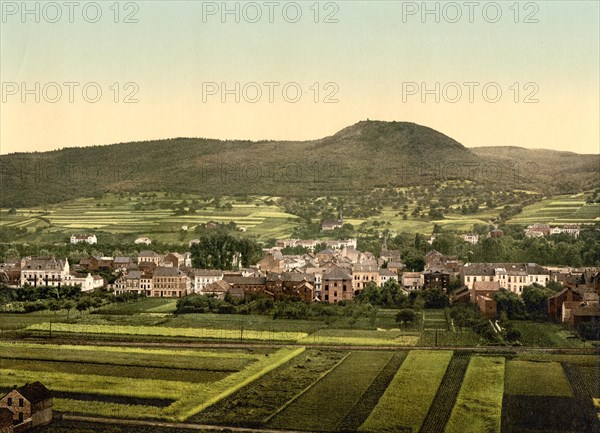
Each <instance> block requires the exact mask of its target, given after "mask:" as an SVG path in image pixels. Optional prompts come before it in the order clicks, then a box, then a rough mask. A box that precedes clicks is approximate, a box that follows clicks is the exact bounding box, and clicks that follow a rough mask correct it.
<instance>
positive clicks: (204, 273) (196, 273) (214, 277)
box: [188, 269, 223, 294]
mask: <svg viewBox="0 0 600 433" xmlns="http://www.w3.org/2000/svg"><path fill="white" fill-rule="evenodd" d="M188 275H189V277H190V280H191V291H192V293H200V294H202V293H204V290H205V289H206V287H208V286H209V285H210V284H212V283H214V282H216V281H220V280H222V279H223V271H220V270H217V269H192V270H191V271H190V272H189V274H188Z"/></svg>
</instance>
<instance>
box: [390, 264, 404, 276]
mask: <svg viewBox="0 0 600 433" xmlns="http://www.w3.org/2000/svg"><path fill="white" fill-rule="evenodd" d="M405 267H406V265H405V264H404V263H401V262H387V270H388V271H391V272H395V273H396V274H397V273H398V272H400V271H402V270H403V269H404V268H405Z"/></svg>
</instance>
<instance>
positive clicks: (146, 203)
mask: <svg viewBox="0 0 600 433" xmlns="http://www.w3.org/2000/svg"><path fill="white" fill-rule="evenodd" d="M279 199H280V198H279V197H270V196H250V197H246V198H243V199H241V198H239V197H228V196H224V197H220V202H219V203H220V207H219V208H216V207H215V204H214V203H213V202H212V199H207V198H203V197H200V196H198V195H192V194H178V195H166V194H165V193H159V192H155V193H148V194H125V195H122V196H119V195H117V194H112V193H109V194H105V195H103V196H101V197H100V198H79V199H74V200H70V201H65V202H61V203H56V204H50V205H45V206H41V207H32V208H19V209H17V211H16V213H15V214H9V210H8V209H0V228H2V227H12V228H25V229H27V231H28V232H27V234H26V235H24V236H23V237H21V238H19V241H22V242H29V243H56V242H67V241H68V236H70V235H71V234H73V233H77V232H89V231H93V232H96V233H98V234H99V242H100V243H101V244H102V242H103V241H106V238H107V237H108V238H111V236H112V235H118V236H120V237H121V238H123V240H125V241H128V242H132V241H133V240H134V239H136V238H137V237H139V236H148V237H149V238H150V239H152V241H154V242H165V243H178V242H180V243H187V242H189V241H190V240H192V239H194V238H195V237H196V236H195V233H194V228H195V227H196V226H197V225H198V224H202V223H207V222H211V221H212V222H218V223H229V222H234V223H235V224H236V225H237V226H238V227H244V228H245V230H246V231H245V232H244V233H243V235H245V236H252V237H255V238H257V239H258V240H262V241H266V240H270V239H277V238H286V237H289V236H290V235H291V234H292V232H293V230H294V228H296V227H298V226H300V225H301V223H302V221H301V219H300V218H299V217H298V216H296V215H292V214H289V213H286V212H285V210H284V209H283V208H282V207H281V206H279V205H278V200H279ZM184 200H185V203H186V206H187V207H186V209H187V208H189V206H193V207H194V212H193V213H191V214H185V215H181V214H176V213H175V211H174V208H176V207H177V206H179V205H180V204H181V203H183V202H184ZM225 204H230V205H231V207H229V206H224V205H225ZM415 206H416V205H415V204H410V205H409V206H408V209H406V210H405V212H406V214H407V219H403V217H402V215H401V212H399V211H398V210H397V209H393V208H392V207H391V206H383V208H382V212H381V214H380V215H375V216H372V217H368V218H347V219H346V220H345V221H346V222H348V223H350V224H353V225H354V226H355V227H358V226H359V225H361V224H362V223H367V224H369V225H372V224H374V223H376V222H380V221H385V222H386V223H388V228H389V229H390V230H391V231H394V232H398V233H400V232H410V233H421V234H430V233H431V232H432V230H433V227H434V224H437V225H439V226H441V227H442V228H443V229H444V231H446V232H455V233H464V232H468V231H470V230H472V228H473V225H475V224H489V223H490V221H492V220H493V219H494V218H497V217H498V216H499V214H500V213H501V212H502V210H503V206H499V207H496V208H492V209H488V208H481V209H480V211H479V212H478V213H477V214H467V215H463V214H460V213H447V214H446V215H445V216H444V218H442V219H438V220H428V219H420V218H415V217H413V216H412V215H411V212H412V211H413V210H414V208H415ZM599 215H600V204H586V203H585V196H584V195H575V196H568V195H564V196H556V197H549V198H546V199H544V200H542V201H541V202H539V203H536V204H533V205H530V206H527V207H525V208H524V211H523V212H522V213H521V214H518V215H516V216H515V217H513V218H512V219H511V220H509V222H510V223H513V224H528V223H531V222H546V223H551V224H565V223H579V224H584V223H593V222H594V221H599V220H600V216H599ZM184 226H187V228H186V229H183V228H182V227H184Z"/></svg>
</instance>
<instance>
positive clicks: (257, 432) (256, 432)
mask: <svg viewBox="0 0 600 433" xmlns="http://www.w3.org/2000/svg"><path fill="white" fill-rule="evenodd" d="M63 419H65V420H68V421H83V422H92V423H101V424H118V425H131V426H147V427H161V428H165V429H168V428H178V429H188V430H207V431H220V432H245V433H311V432H306V431H301V432H300V431H297V430H272V429H262V428H246V427H225V426H217V425H204V424H185V423H175V422H162V421H142V420H131V419H112V418H101V417H91V416H79V415H66V414H65V415H63Z"/></svg>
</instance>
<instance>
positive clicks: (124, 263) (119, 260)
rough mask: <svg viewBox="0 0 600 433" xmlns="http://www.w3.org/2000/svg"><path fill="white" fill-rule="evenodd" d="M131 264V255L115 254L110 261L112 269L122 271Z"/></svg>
mask: <svg viewBox="0 0 600 433" xmlns="http://www.w3.org/2000/svg"><path fill="white" fill-rule="evenodd" d="M132 265H133V260H132V258H131V257H125V256H117V257H115V258H114V260H113V263H112V269H113V270H114V271H123V270H126V269H128V268H130V267H131V266H132Z"/></svg>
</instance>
